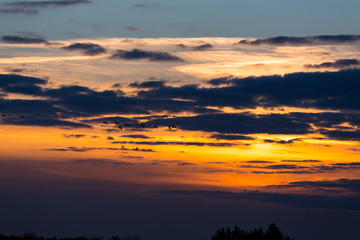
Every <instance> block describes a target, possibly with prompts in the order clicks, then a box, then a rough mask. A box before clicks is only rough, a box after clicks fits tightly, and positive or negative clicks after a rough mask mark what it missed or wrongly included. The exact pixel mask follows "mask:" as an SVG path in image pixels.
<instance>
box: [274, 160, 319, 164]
mask: <svg viewBox="0 0 360 240" xmlns="http://www.w3.org/2000/svg"><path fill="white" fill-rule="evenodd" d="M281 161H282V162H293V163H320V162H322V161H320V160H281Z"/></svg>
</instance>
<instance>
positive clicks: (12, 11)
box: [0, 8, 39, 15]
mask: <svg viewBox="0 0 360 240" xmlns="http://www.w3.org/2000/svg"><path fill="white" fill-rule="evenodd" d="M38 13H39V10H36V9H22V8H1V9H0V14H25V15H36V14H38Z"/></svg>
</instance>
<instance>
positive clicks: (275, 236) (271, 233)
mask: <svg viewBox="0 0 360 240" xmlns="http://www.w3.org/2000/svg"><path fill="white" fill-rule="evenodd" d="M170 239H171V237H170ZM0 240H140V236H138V235H132V236H127V237H119V236H112V237H110V238H108V239H106V238H103V237H92V238H88V237H64V238H57V237H41V236H38V235H37V234H36V233H35V232H26V233H24V234H23V236H15V235H11V236H6V235H2V234H0ZM211 240H294V239H293V238H290V237H289V236H285V235H284V234H283V233H282V232H281V231H280V228H279V227H278V226H276V224H275V223H272V224H270V225H269V227H268V229H267V230H266V231H264V230H263V229H262V228H261V227H259V228H257V229H251V230H245V229H240V228H239V227H238V226H235V227H234V229H231V228H230V227H227V228H220V229H218V230H217V231H216V233H215V234H213V235H212V236H211Z"/></svg>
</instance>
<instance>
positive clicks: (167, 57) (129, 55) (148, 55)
mask: <svg viewBox="0 0 360 240" xmlns="http://www.w3.org/2000/svg"><path fill="white" fill-rule="evenodd" d="M110 58H112V59H127V60H136V59H148V60H149V61H169V62H174V61H175V62H182V61H183V60H182V59H181V58H179V57H177V56H173V55H171V54H170V53H167V52H153V51H145V50H141V49H136V48H135V49H133V50H131V51H126V50H117V51H116V53H114V54H113V55H112V56H111V57H110Z"/></svg>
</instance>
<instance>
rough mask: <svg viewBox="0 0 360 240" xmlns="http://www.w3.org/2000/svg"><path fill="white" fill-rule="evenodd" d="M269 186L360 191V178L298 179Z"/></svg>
mask: <svg viewBox="0 0 360 240" xmlns="http://www.w3.org/2000/svg"><path fill="white" fill-rule="evenodd" d="M267 188H304V189H311V190H315V191H318V190H322V191H333V190H338V191H342V192H344V191H350V192H356V193H360V179H347V178H341V179H336V180H330V181H297V182H290V183H288V184H285V185H269V186H267Z"/></svg>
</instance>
